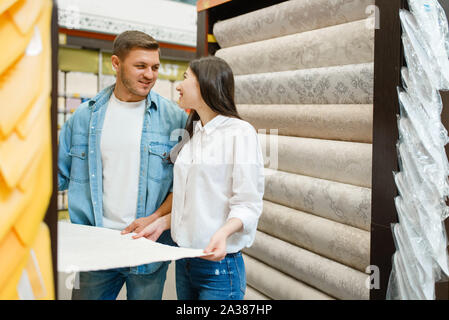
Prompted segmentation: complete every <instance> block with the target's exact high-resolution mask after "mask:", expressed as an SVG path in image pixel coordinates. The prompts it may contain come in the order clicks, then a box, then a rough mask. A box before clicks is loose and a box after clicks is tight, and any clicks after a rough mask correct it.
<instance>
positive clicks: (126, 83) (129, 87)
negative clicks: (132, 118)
mask: <svg viewBox="0 0 449 320" xmlns="http://www.w3.org/2000/svg"><path fill="white" fill-rule="evenodd" d="M123 74H124V72H123V71H122V72H121V77H120V78H121V81H122V84H123V86H124V87H125V88H126V89H127V90H128V91H129V92H130V93H132V94H133V95H136V96H139V97H146V96H147V95H148V93H149V92H150V90H151V88H152V86H151V87H149V89H148V91H147V92H146V93H144V94H142V93H141V92H139V91H138V90H136V89H134V88H133V86H132V81H130V80H129V79H128V78H126V77H125V76H123Z"/></svg>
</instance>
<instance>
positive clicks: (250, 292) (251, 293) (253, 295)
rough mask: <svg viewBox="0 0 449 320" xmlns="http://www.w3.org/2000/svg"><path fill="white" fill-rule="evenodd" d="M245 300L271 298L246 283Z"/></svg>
mask: <svg viewBox="0 0 449 320" xmlns="http://www.w3.org/2000/svg"><path fill="white" fill-rule="evenodd" d="M244 300H270V298H269V297H267V296H265V295H263V294H262V293H260V292H259V291H257V290H256V289H254V288H252V287H251V286H249V285H248V283H247V284H246V292H245V297H244Z"/></svg>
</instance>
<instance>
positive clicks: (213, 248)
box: [201, 229, 228, 261]
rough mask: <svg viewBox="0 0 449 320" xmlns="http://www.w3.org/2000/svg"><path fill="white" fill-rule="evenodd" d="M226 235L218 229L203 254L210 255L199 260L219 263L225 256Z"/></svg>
mask: <svg viewBox="0 0 449 320" xmlns="http://www.w3.org/2000/svg"><path fill="white" fill-rule="evenodd" d="M227 238H228V235H227V234H226V233H225V232H223V230H222V229H219V230H218V231H217V232H215V234H214V235H213V236H212V238H211V239H210V241H209V244H208V245H207V247H206V249H204V253H210V255H207V256H203V257H201V258H203V259H205V260H209V261H220V260H223V259H224V257H225V256H226V239H227Z"/></svg>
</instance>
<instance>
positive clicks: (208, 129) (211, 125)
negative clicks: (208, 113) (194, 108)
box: [195, 114, 228, 135]
mask: <svg viewBox="0 0 449 320" xmlns="http://www.w3.org/2000/svg"><path fill="white" fill-rule="evenodd" d="M227 119H228V117H226V116H222V115H221V114H219V115H217V116H215V117H214V118H213V119H212V120H210V121H209V122H208V123H206V125H205V126H203V125H202V124H201V120H198V122H197V123H196V126H195V133H196V132H197V131H204V132H205V133H206V134H207V135H209V134H211V133H212V132H213V131H214V130H215V129H216V128H218V127H219V126H220V125H221V124H222V123H223V122H224V121H226V120H227Z"/></svg>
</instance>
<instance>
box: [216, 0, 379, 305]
mask: <svg viewBox="0 0 449 320" xmlns="http://www.w3.org/2000/svg"><path fill="white" fill-rule="evenodd" d="M373 4H374V1H373V0H338V1H335V0H332V1H331V0H292V1H286V2H281V3H279V4H277V5H274V6H271V7H267V8H264V9H261V10H257V11H254V12H250V13H247V14H245V15H242V16H237V17H234V18H231V19H229V20H224V21H219V22H217V23H216V24H215V25H214V28H213V30H214V36H215V38H216V39H217V41H218V43H219V45H220V47H221V49H220V50H218V51H217V52H216V56H218V57H221V58H223V59H225V60H226V61H227V62H228V63H229V64H230V66H231V67H232V69H233V72H234V74H235V82H236V88H235V90H236V102H237V104H238V111H239V113H240V115H241V116H242V118H243V119H245V120H247V121H249V122H250V123H251V124H252V125H253V126H254V127H255V128H256V129H257V130H258V132H259V137H260V140H261V145H262V148H263V151H264V157H265V166H266V169H265V170H266V175H265V195H264V209H263V214H262V216H261V218H260V221H259V226H258V232H257V235H256V239H255V242H254V244H253V245H252V247H250V248H248V249H245V250H244V253H245V263H246V269H247V282H248V288H247V293H246V297H245V298H246V299H369V287H368V286H367V283H368V282H369V281H368V278H369V276H368V274H367V267H368V266H369V265H370V261H369V257H370V223H371V164H372V111H373V110H372V103H373V82H374V77H373V61H374V24H375V21H374V17H371V16H370V13H371V12H373Z"/></svg>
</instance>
